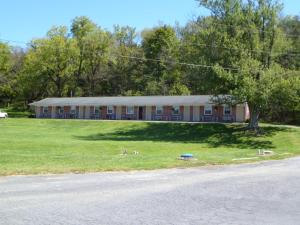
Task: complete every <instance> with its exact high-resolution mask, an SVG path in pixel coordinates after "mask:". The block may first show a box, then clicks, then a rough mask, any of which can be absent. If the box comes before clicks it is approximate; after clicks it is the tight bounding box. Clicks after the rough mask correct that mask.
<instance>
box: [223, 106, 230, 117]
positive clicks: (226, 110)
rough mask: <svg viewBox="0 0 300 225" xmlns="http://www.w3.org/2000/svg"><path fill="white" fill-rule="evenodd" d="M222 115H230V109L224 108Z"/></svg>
mask: <svg viewBox="0 0 300 225" xmlns="http://www.w3.org/2000/svg"><path fill="white" fill-rule="evenodd" d="M224 115H231V107H230V106H229V105H225V106H224Z"/></svg>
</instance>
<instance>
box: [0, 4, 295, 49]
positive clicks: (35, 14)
mask: <svg viewBox="0 0 300 225" xmlns="http://www.w3.org/2000/svg"><path fill="white" fill-rule="evenodd" d="M281 1H282V2H283V3H284V4H285V8H284V10H283V15H288V14H291V15H300V0H281ZM208 14H209V13H208V11H207V10H205V9H202V8H199V7H198V4H197V2H196V1H195V0H26V1H25V0H1V13H0V41H3V40H10V41H11V42H10V44H11V45H19V46H25V44H24V43H23V42H29V41H30V40H31V39H32V38H40V37H43V36H45V34H46V32H47V31H48V30H49V29H50V28H51V27H52V26H53V25H66V26H68V27H69V26H70V24H71V21H72V19H74V18H75V17H76V16H88V17H89V18H90V19H91V20H93V21H94V22H95V23H97V24H98V25H100V26H101V27H102V28H105V29H108V30H112V27H113V25H114V24H119V25H129V26H132V27H136V29H137V31H141V30H143V29H144V28H150V27H153V26H155V25H158V24H160V23H164V24H170V25H174V24H175V22H176V21H177V22H179V24H181V25H184V24H185V23H186V22H187V21H189V20H191V19H192V18H193V17H194V16H199V15H208ZM12 41H15V42H12Z"/></svg>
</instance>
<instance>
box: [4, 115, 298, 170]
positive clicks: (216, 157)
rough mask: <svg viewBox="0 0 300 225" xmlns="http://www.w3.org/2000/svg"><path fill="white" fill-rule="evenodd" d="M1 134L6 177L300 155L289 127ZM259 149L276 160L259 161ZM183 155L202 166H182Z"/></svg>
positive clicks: (88, 125) (41, 123)
mask: <svg viewBox="0 0 300 225" xmlns="http://www.w3.org/2000/svg"><path fill="white" fill-rule="evenodd" d="M0 128H1V135H0V175H11V174H36V173H65V172H92V171H111V170H135V169H158V168H171V167H189V166H201V165H210V164H228V163H238V162H250V161H258V160H265V159H281V158H285V157H291V156H294V155H299V154H300V129H298V128H289V127H283V126H271V125H264V127H263V128H264V134H263V135H262V136H259V137H255V136H253V134H252V133H248V132H244V131H243V130H241V129H240V128H241V125H233V124H226V125H225V124H186V123H156V122H154V123H151V122H149V123H147V122H130V121H83V120H46V119H42V120H39V119H2V120H0ZM125 149H126V150H127V152H128V154H127V155H123V154H122V152H123V150H125ZM258 149H269V150H272V151H274V152H275V153H276V154H275V155H273V156H271V157H257V150H258ZM134 151H138V152H139V154H133V152H134ZM182 153H193V154H194V156H195V158H197V160H191V161H182V160H178V159H177V157H178V156H180V154H182ZM252 157H257V158H252ZM241 158H250V159H241Z"/></svg>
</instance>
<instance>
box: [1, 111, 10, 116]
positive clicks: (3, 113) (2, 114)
mask: <svg viewBox="0 0 300 225" xmlns="http://www.w3.org/2000/svg"><path fill="white" fill-rule="evenodd" d="M7 117H8V115H7V113H5V112H1V111H0V118H7Z"/></svg>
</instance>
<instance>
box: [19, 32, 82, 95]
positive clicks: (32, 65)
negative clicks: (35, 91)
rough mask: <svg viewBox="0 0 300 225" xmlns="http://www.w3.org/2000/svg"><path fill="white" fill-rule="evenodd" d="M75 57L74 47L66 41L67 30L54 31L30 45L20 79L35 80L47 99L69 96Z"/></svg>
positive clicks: (75, 49)
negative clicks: (48, 97)
mask: <svg viewBox="0 0 300 225" xmlns="http://www.w3.org/2000/svg"><path fill="white" fill-rule="evenodd" d="M77 56H78V50H77V48H76V44H75V42H74V40H72V39H69V38H68V35H67V28H66V27H53V28H52V29H51V30H50V31H49V32H48V33H47V37H46V38H44V39H37V40H34V41H33V42H32V43H31V49H30V50H29V51H28V53H27V55H26V57H25V62H24V71H23V75H25V76H27V77H31V78H32V79H33V82H34V83H35V82H36V81H34V80H38V81H40V85H41V86H42V87H43V89H44V90H45V92H47V94H46V95H48V96H58V97H62V96H66V95H69V94H70V87H72V86H73V82H74V77H73V74H74V71H75V69H76V68H75V65H76V60H77ZM26 79H27V80H28V78H26ZM32 79H29V80H32ZM42 96H45V94H43V95H42Z"/></svg>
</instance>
